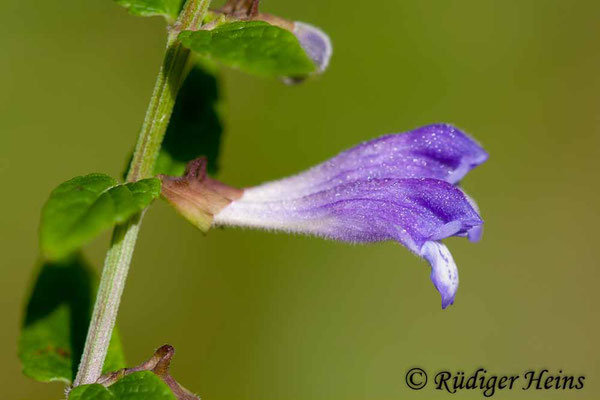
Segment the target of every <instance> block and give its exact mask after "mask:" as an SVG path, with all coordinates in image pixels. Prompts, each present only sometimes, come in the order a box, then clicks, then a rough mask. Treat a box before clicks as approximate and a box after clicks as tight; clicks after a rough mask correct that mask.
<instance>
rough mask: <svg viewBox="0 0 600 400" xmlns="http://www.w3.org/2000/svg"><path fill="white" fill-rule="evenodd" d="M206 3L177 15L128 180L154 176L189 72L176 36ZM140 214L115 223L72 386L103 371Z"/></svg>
mask: <svg viewBox="0 0 600 400" xmlns="http://www.w3.org/2000/svg"><path fill="white" fill-rule="evenodd" d="M209 2H210V1H209V0H187V1H186V3H185V6H184V8H183V10H182V11H181V14H180V16H179V19H178V20H177V22H176V23H175V25H174V27H173V28H172V29H171V30H170V32H169V38H168V41H167V49H166V52H165V57H164V61H163V64H162V66H161V68H160V71H159V73H158V77H157V78H156V83H155V85H154V91H153V93H152V98H151V99H150V104H149V105H148V109H147V111H146V117H145V118H144V123H143V125H142V129H141V131H140V135H139V137H138V141H137V144H136V146H135V151H134V153H133V158H132V161H131V167H130V169H129V172H128V174H127V181H130V182H134V181H137V180H139V179H144V178H148V177H151V176H153V170H154V164H155V162H156V158H157V157H158V153H159V151H160V147H161V144H162V140H163V137H164V134H165V131H166V129H167V125H168V123H169V118H170V117H171V113H172V111H173V106H174V105H175V99H176V97H177V92H178V91H179V88H180V86H181V83H182V82H183V79H184V78H185V74H186V72H187V70H186V65H187V63H188V59H189V50H188V49H186V48H184V47H183V46H182V45H181V44H180V43H179V42H178V41H177V35H178V33H179V32H180V31H181V30H184V29H192V30H193V29H198V28H199V26H200V24H201V21H202V20H203V18H204V15H205V13H206V10H207V9H208V5H209ZM142 217H143V213H141V214H138V215H136V216H135V217H133V218H131V219H130V220H129V221H127V222H126V223H124V224H122V225H118V226H117V227H115V230H114V232H113V236H112V240H111V245H110V249H109V250H108V253H107V254H106V259H105V262H104V269H103V271H102V277H101V278H100V286H99V288H98V294H97V297H96V303H95V305H94V310H93V312H92V318H91V322H90V326H89V329H88V334H87V338H86V342H85V347H84V349H83V354H82V356H81V361H80V363H79V369H78V371H77V377H76V378H75V382H74V383H73V385H74V386H78V385H85V384H90V383H94V382H96V381H97V380H98V378H99V377H100V375H101V374H102V366H103V365H104V359H105V358H106V353H107V351H108V345H109V343H110V338H111V336H112V331H113V328H114V326H115V321H116V319H117V313H118V310H119V303H120V301H121V295H122V294H123V289H124V287H125V281H126V279H127V273H128V271H129V265H130V263H131V258H132V255H133V250H134V248H135V242H136V240H137V235H138V231H139V228H140V223H141V221H142Z"/></svg>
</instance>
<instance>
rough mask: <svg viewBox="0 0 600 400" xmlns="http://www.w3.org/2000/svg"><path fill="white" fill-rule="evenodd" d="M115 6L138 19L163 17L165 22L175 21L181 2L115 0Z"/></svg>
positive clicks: (171, 0) (165, 0)
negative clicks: (120, 7)
mask: <svg viewBox="0 0 600 400" xmlns="http://www.w3.org/2000/svg"><path fill="white" fill-rule="evenodd" d="M115 1H116V2H117V4H119V5H121V6H123V7H125V8H127V10H128V11H129V12H130V13H131V14H133V15H137V16H140V17H152V16H155V15H160V16H163V17H165V18H166V19H167V21H170V22H172V21H175V20H176V19H177V16H178V15H179V11H180V10H181V6H182V3H183V0H115Z"/></svg>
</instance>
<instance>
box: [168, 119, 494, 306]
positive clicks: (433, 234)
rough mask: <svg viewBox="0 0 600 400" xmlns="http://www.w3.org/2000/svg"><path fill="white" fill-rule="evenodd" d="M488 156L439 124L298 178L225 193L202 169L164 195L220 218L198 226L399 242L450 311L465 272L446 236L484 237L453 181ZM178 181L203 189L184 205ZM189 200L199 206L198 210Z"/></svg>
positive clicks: (350, 153) (185, 209)
mask: <svg viewBox="0 0 600 400" xmlns="http://www.w3.org/2000/svg"><path fill="white" fill-rule="evenodd" d="M487 157H488V156H487V153H486V152H485V151H484V150H483V149H482V148H481V146H479V145H478V144H477V143H476V142H475V141H474V140H472V139H471V138H469V137H468V136H467V135H465V134H464V133H463V132H461V131H460V130H458V129H456V128H454V127H453V126H450V125H441V124H440V125H430V126H426V127H423V128H420V129H416V130H414V131H411V132H407V133H404V134H394V135H387V136H383V137H381V138H378V139H374V140H371V141H368V142H365V143H363V144H360V145H358V146H356V147H353V148H351V149H349V150H347V151H345V152H342V153H341V154H339V155H337V156H336V157H334V158H332V159H330V160H328V161H326V162H324V163H322V164H319V165H317V166H315V167H313V168H311V169H309V170H307V171H305V172H302V173H300V174H298V175H295V176H292V177H289V178H285V179H281V180H278V181H273V182H269V183H265V184H263V185H260V186H256V187H251V188H247V189H244V190H243V191H234V190H233V189H230V190H227V191H226V192H224V191H223V184H219V185H221V186H218V187H217V188H216V189H214V190H213V189H211V187H214V183H210V182H214V181H211V180H210V179H209V178H206V179H200V180H197V179H195V178H194V177H197V176H202V174H198V173H196V174H195V175H194V176H193V177H192V178H190V176H186V177H184V178H175V179H174V178H164V177H163V194H164V196H165V197H166V198H167V199H168V200H169V201H170V202H171V203H172V204H173V205H175V206H176V208H178V209H179V210H180V211H181V212H182V213H183V214H184V215H185V214H188V215H189V214H190V211H189V209H190V207H191V208H192V209H193V208H194V207H200V208H202V212H203V213H204V214H203V215H204V216H206V215H207V214H209V215H210V216H211V220H210V221H207V220H206V219H203V220H202V221H201V222H198V221H194V220H193V219H192V222H194V223H195V224H196V225H198V226H204V227H206V226H207V225H209V224H211V223H212V224H213V225H227V226H246V227H254V228H264V229H272V230H281V231H286V232H294V233H305V234H312V235H316V236H320V237H324V238H329V239H335V240H341V241H345V242H354V243H365V242H376V241H382V240H395V241H397V242H399V243H401V244H403V245H404V246H406V247H407V248H408V249H409V250H411V251H412V252H414V253H415V254H417V255H419V256H421V257H423V258H425V259H426V260H427V261H428V262H429V263H430V264H431V280H432V281H433V284H434V285H435V287H436V289H437V290H438V291H439V292H440V294H441V296H442V308H446V307H447V306H448V305H450V304H452V303H453V302H454V296H455V294H456V290H457V288H458V270H457V267H456V264H455V262H454V260H453V258H452V255H451V254H450V251H449V250H448V248H447V247H446V246H445V245H444V244H442V243H441V242H440V240H442V239H444V238H447V237H450V236H468V237H469V239H471V240H478V239H479V237H480V236H481V225H482V224H483V221H482V220H481V217H480V216H479V213H478V210H477V206H476V205H475V203H474V202H473V201H472V200H471V199H470V198H469V197H468V196H467V195H466V194H465V193H463V191H462V190H460V189H459V188H457V187H456V186H454V184H456V183H458V181H459V180H460V179H461V178H462V177H463V176H464V175H465V174H466V173H467V172H468V171H469V170H470V169H472V168H474V167H475V166H477V165H479V164H481V163H483V162H484V161H485V160H486V159H487ZM196 166H197V164H196ZM173 182H178V184H179V185H181V182H186V183H185V185H191V186H192V187H196V189H195V191H194V193H195V194H192V195H189V194H187V193H186V194H184V195H183V196H179V197H184V198H185V199H186V200H185V202H186V205H185V206H182V205H181V203H182V202H181V201H177V200H176V199H175V197H177V196H174V195H173V193H172V192H173V190H172V186H173ZM193 182H196V183H193ZM207 182H208V183H207ZM199 187H202V189H201V190H199V189H198V188H199ZM215 193H225V194H226V196H225V197H226V200H225V201H221V203H219V206H218V207H212V209H211V210H209V211H210V212H207V207H206V205H205V204H204V203H206V200H205V199H206V198H211V196H212V197H214V196H215ZM190 198H193V199H196V202H197V203H198V204H200V205H198V206H193V205H192V206H190V202H189V199H190ZM200 199H203V200H200ZM202 202H204V203H202ZM196 213H197V211H196Z"/></svg>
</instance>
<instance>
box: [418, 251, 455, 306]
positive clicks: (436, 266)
mask: <svg viewBox="0 0 600 400" xmlns="http://www.w3.org/2000/svg"><path fill="white" fill-rule="evenodd" d="M421 256H423V258H425V259H426V260H427V261H429V264H431V281H432V282H433V284H434V286H435V288H436V289H437V290H438V292H440V294H441V295H442V308H446V307H448V306H449V305H450V304H452V303H454V296H455V295H456V290H457V289H458V268H456V263H455V262H454V259H453V258H452V254H450V250H448V248H447V247H446V246H445V245H444V244H442V243H440V242H435V241H430V242H425V244H424V245H423V247H421Z"/></svg>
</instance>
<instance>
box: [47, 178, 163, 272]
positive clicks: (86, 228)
mask: <svg viewBox="0 0 600 400" xmlns="http://www.w3.org/2000/svg"><path fill="white" fill-rule="evenodd" d="M159 195H160V180H158V179H155V178H151V179H144V180H141V181H138V182H134V183H127V184H124V185H119V184H117V181H116V180H115V179H113V178H111V177H110V176H107V175H103V174H90V175H86V176H80V177H77V178H73V179H71V180H70V181H67V182H65V183H63V184H61V185H59V186H58V187H57V188H56V189H54V191H52V193H51V194H50V198H49V199H48V201H47V202H46V204H45V205H44V209H43V210H42V219H41V223H40V245H41V247H42V251H43V252H44V254H45V255H46V257H48V258H49V259H52V260H56V259H60V258H62V257H65V256H67V255H69V254H70V253H72V252H74V251H76V250H77V249H79V248H80V247H81V246H82V245H84V244H85V243H87V242H88V241H89V240H91V239H93V238H94V237H95V236H96V235H98V234H99V233H100V232H102V231H103V230H105V229H108V228H110V227H112V226H113V225H115V224H119V223H123V222H125V221H127V220H128V219H129V218H131V217H132V216H133V215H135V214H136V213H138V212H140V211H142V210H143V209H144V208H146V207H147V206H148V205H149V204H150V203H151V202H152V200H153V199H155V198H156V197H158V196H159Z"/></svg>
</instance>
